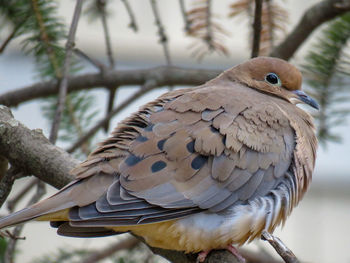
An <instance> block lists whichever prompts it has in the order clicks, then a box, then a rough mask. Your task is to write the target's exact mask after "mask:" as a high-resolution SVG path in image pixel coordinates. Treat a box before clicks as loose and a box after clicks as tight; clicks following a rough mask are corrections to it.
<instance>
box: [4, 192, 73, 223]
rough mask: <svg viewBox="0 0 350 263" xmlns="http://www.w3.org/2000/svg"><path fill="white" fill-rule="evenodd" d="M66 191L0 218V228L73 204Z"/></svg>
mask: <svg viewBox="0 0 350 263" xmlns="http://www.w3.org/2000/svg"><path fill="white" fill-rule="evenodd" d="M69 199H70V197H69V195H68V194H67V193H66V191H62V192H59V193H58V194H55V195H53V196H51V197H49V198H47V199H44V200H42V201H40V202H38V203H36V204H34V205H32V206H30V207H27V208H24V209H22V210H19V211H17V212H15V213H13V214H10V215H8V216H5V217H3V218H1V219H0V229H2V228H5V227H9V226H13V225H16V224H20V223H24V222H26V221H29V220H32V219H35V218H38V217H41V216H44V215H47V214H50V213H54V212H57V211H60V210H64V209H67V208H70V207H73V206H75V205H76V204H75V202H73V201H72V200H69Z"/></svg>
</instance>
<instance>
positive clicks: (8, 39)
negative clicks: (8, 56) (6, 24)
mask: <svg viewBox="0 0 350 263" xmlns="http://www.w3.org/2000/svg"><path fill="white" fill-rule="evenodd" d="M28 17H29V15H27V16H25V17H24V18H23V19H22V20H21V21H20V22H19V23H17V24H16V25H15V26H14V28H13V29H12V31H11V33H10V34H9V35H8V36H7V38H6V39H5V41H4V42H3V43H2V45H1V46H0V54H1V53H3V52H4V51H5V49H6V47H7V46H8V44H9V43H10V42H11V40H12V39H14V38H15V37H16V34H17V32H18V30H19V29H20V28H21V27H22V26H23V24H24V23H25V22H26V21H27V19H28Z"/></svg>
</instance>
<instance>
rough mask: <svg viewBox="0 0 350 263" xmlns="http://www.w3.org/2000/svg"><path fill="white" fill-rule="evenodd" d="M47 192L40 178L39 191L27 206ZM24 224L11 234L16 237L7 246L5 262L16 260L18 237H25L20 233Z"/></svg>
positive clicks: (38, 181)
mask: <svg viewBox="0 0 350 263" xmlns="http://www.w3.org/2000/svg"><path fill="white" fill-rule="evenodd" d="M45 193H46V190H45V184H44V182H42V181H41V180H40V179H37V191H36V193H35V194H34V195H33V197H32V198H31V199H30V200H29V202H28V204H27V206H30V205H32V204H34V203H36V202H38V201H39V200H40V198H41V197H42V196H43V195H44V194H45ZM23 226H24V225H18V226H16V227H15V229H14V230H13V232H12V233H11V235H12V236H13V237H14V238H11V239H10V240H9V241H8V243H7V247H6V251H5V256H4V263H13V262H14V255H15V250H16V244H17V240H18V239H23V238H21V237H20V234H21V232H22V229H23Z"/></svg>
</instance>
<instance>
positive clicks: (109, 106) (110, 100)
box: [103, 86, 118, 132]
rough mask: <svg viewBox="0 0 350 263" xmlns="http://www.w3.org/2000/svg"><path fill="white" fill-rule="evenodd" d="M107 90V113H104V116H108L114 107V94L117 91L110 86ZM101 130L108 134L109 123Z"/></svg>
mask: <svg viewBox="0 0 350 263" xmlns="http://www.w3.org/2000/svg"><path fill="white" fill-rule="evenodd" d="M107 88H108V90H109V94H108V103H107V111H106V115H108V114H109V113H110V112H111V111H112V109H113V106H114V100H115V94H116V93H117V89H118V87H115V86H112V87H107ZM103 129H104V131H105V132H108V130H109V121H108V122H107V123H106V124H105V125H104V126H103Z"/></svg>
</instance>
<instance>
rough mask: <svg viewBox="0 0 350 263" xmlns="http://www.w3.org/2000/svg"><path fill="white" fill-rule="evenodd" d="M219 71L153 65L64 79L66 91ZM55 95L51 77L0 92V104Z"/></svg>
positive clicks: (186, 80)
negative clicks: (66, 84) (66, 83)
mask: <svg viewBox="0 0 350 263" xmlns="http://www.w3.org/2000/svg"><path fill="white" fill-rule="evenodd" d="M220 72H221V71H218V70H205V69H186V68H179V67H167V66H164V67H157V68H153V69H144V70H114V71H108V72H105V73H104V74H100V73H90V74H83V75H80V76H76V77H71V78H68V90H67V91H68V92H72V91H78V90H83V89H93V88H98V87H99V88H102V87H103V88H104V89H105V87H107V86H108V87H110V86H135V85H137V86H135V88H138V86H140V85H143V84H144V83H145V82H146V81H147V80H149V79H155V80H156V81H157V83H158V87H160V86H166V85H167V86H168V85H200V84H203V83H204V82H206V81H208V80H210V79H212V78H214V77H216V76H217V75H219V73H220ZM55 94H57V84H56V81H55V80H51V81H45V82H38V83H35V84H33V85H30V86H27V87H24V88H21V89H17V90H14V91H9V92H7V93H4V94H2V95H0V104H3V105H6V106H9V107H12V106H17V105H18V104H20V103H23V102H26V101H29V100H33V99H38V98H42V97H47V96H50V95H55Z"/></svg>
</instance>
